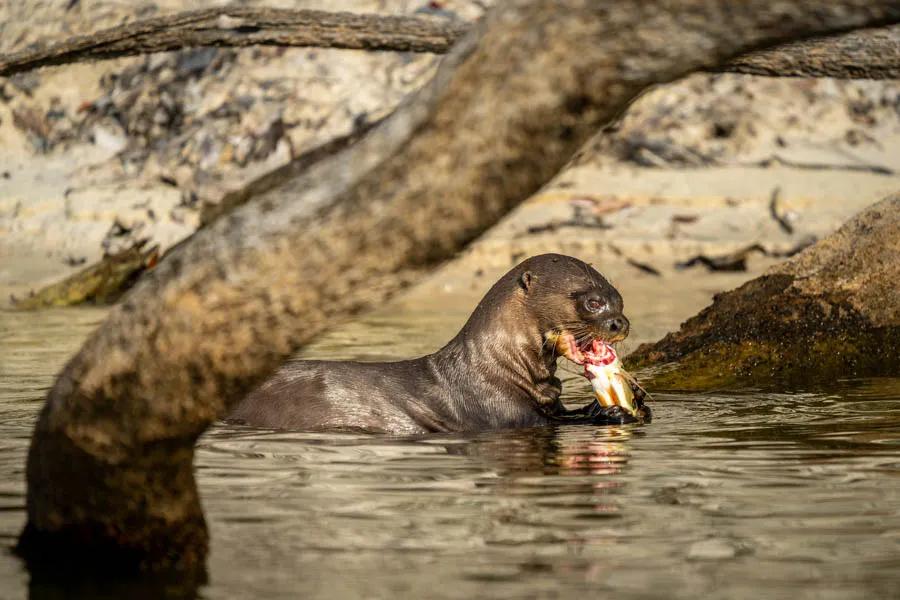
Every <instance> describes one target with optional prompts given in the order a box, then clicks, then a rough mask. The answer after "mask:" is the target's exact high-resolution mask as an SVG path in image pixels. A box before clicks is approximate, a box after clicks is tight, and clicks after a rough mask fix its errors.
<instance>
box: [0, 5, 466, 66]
mask: <svg viewBox="0 0 900 600" xmlns="http://www.w3.org/2000/svg"><path fill="white" fill-rule="evenodd" d="M466 29H468V25H467V24H466V23H462V22H448V21H439V20H436V19H425V18H415V17H398V16H381V15H365V14H353V13H345V12H334V13H332V12H326V11H318V10H288V9H276V8H250V7H222V8H209V9H203V10H193V11H188V12H183V13H176V14H173V15H165V16H162V17H154V18H151V19H143V20H140V21H135V22H133V23H128V24H125V25H120V26H118V27H111V28H109V29H104V30H102V31H98V32H95V33H92V34H89V35H79V36H76V37H72V38H69V39H65V40H60V41H56V42H48V43H46V44H41V45H38V46H37V47H31V48H28V49H27V50H22V51H20V52H15V53H13V54H10V55H8V56H6V57H0V76H6V77H8V76H10V75H14V74H15V73H21V72H23V71H29V70H32V69H36V68H38V67H46V66H51V65H62V64H67V63H73V62H78V61H85V60H97V59H107V58H116V57H120V56H134V55H137V54H149V53H152V52H165V51H167V50H179V49H181V48H190V47H195V46H227V47H241V46H258V45H270V46H313V47H321V48H347V49H355V50H392V51H396V52H437V53H444V52H447V51H448V50H449V49H450V47H451V46H452V45H453V44H454V43H455V42H456V40H458V39H459V38H460V37H461V36H462V35H463V33H465V31H466Z"/></svg>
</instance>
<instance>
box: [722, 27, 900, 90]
mask: <svg viewBox="0 0 900 600" xmlns="http://www.w3.org/2000/svg"><path fill="white" fill-rule="evenodd" d="M721 70H722V71H731V72H734V73H746V74H749V75H767V76H777V77H836V78H838V79H900V27H886V28H883V29H866V30H863V31H853V32H850V33H847V34H844V35H841V36H837V37H833V38H827V39H822V40H810V41H805V42H795V43H792V44H786V45H784V46H779V47H778V48H775V49H773V50H766V51H764V52H755V53H753V54H747V55H745V56H740V57H738V58H736V59H735V60H733V61H731V62H730V63H729V64H728V65H726V66H725V67H723V68H722V69H721Z"/></svg>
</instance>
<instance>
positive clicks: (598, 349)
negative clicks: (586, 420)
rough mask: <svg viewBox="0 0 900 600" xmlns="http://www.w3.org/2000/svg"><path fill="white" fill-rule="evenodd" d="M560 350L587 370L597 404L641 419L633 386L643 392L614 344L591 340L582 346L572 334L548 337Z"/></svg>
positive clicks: (559, 351) (586, 375)
mask: <svg viewBox="0 0 900 600" xmlns="http://www.w3.org/2000/svg"><path fill="white" fill-rule="evenodd" d="M547 338H548V340H549V341H551V342H553V343H554V344H555V346H556V351H557V352H558V353H559V354H561V355H562V356H565V357H566V358H567V359H569V360H570V361H572V362H574V363H575V364H577V365H581V366H583V367H584V376H585V377H586V378H587V379H588V380H589V381H590V382H591V388H592V389H593V391H594V396H595V397H596V398H597V402H598V403H600V405H601V406H603V407H611V406H618V407H620V408H622V409H623V410H624V411H626V412H627V413H628V414H630V415H631V416H633V417H637V416H640V415H639V414H638V413H639V410H640V405H639V402H638V401H636V400H635V394H634V390H633V389H632V385H634V386H635V387H636V388H638V389H640V386H639V385H638V384H637V381H636V380H635V378H634V377H633V376H632V375H631V374H630V373H628V371H626V370H625V369H624V368H623V367H622V361H620V360H619V356H618V354H617V353H616V350H615V348H613V347H612V345H611V344H610V342H606V341H604V340H600V339H589V340H587V341H586V342H582V343H581V344H579V343H578V341H577V340H576V338H575V336H573V335H572V334H571V333H568V332H565V331H564V332H561V333H553V334H550V335H548V336H547Z"/></svg>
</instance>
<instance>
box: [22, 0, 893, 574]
mask: <svg viewBox="0 0 900 600" xmlns="http://www.w3.org/2000/svg"><path fill="white" fill-rule="evenodd" d="M898 21H900V4H898V3H897V2H896V0H780V1H779V2H775V3H771V2H769V1H767V0H744V1H742V2H739V3H736V2H733V1H731V0H679V1H674V0H645V1H643V2H619V1H617V0H606V1H600V0H596V1H593V2H584V1H583V0H508V1H506V2H503V3H501V4H500V5H499V6H498V7H496V8H495V9H493V10H492V11H490V12H489V14H488V15H487V16H486V18H485V19H484V20H482V21H480V22H479V23H478V25H476V28H475V29H474V30H473V31H472V32H470V34H469V35H467V36H466V37H464V38H463V39H462V40H460V42H459V43H458V44H457V45H456V46H455V47H454V50H453V52H451V54H450V55H448V56H447V58H446V59H445V60H444V61H443V62H442V65H441V68H440V69H439V71H438V73H437V74H436V76H435V78H434V79H433V80H432V81H431V82H430V83H429V84H428V85H427V86H426V87H425V88H423V89H422V90H420V91H419V92H417V93H416V94H415V95H414V96H412V97H410V98H408V99H407V100H406V101H405V102H404V104H403V105H402V106H401V107H400V109H398V110H397V111H396V112H395V113H394V114H393V115H391V116H390V117H388V118H387V119H386V120H385V121H384V122H382V123H381V124H379V125H378V126H376V127H375V128H374V129H373V130H372V131H371V132H369V133H368V134H367V135H365V136H364V137H362V139H360V140H359V141H358V142H357V143H355V144H352V145H350V146H349V147H347V148H346V149H345V150H343V151H342V152H340V153H338V154H335V155H332V156H326V157H324V158H323V159H322V160H320V161H317V162H315V163H314V164H311V165H310V166H309V167H308V168H307V169H306V170H304V171H303V172H302V173H300V174H299V175H297V176H296V177H292V178H290V179H288V180H287V181H285V182H283V183H281V184H278V185H276V186H275V187H274V188H273V189H271V190H269V191H268V192H265V193H262V194H260V195H259V196H258V197H256V198H253V199H252V200H251V201H249V202H247V203H246V204H244V205H243V206H241V207H240V208H238V209H236V210H235V211H233V212H231V213H229V214H227V215H224V216H222V217H221V218H219V219H216V220H215V221H213V222H212V223H211V224H210V225H209V226H208V227H207V228H204V229H203V230H201V231H200V232H199V233H197V234H196V235H195V236H194V237H193V238H191V240H190V241H189V242H187V243H185V244H184V245H183V246H181V247H179V248H178V249H177V251H175V252H172V253H171V254H170V255H168V256H167V257H166V258H165V259H164V260H162V261H161V262H160V264H159V265H158V266H157V267H156V269H154V270H153V271H152V272H150V273H149V274H148V275H149V276H148V277H146V278H144V279H143V280H142V281H141V282H140V283H139V284H138V285H137V286H136V287H135V288H134V290H133V291H132V292H131V293H130V294H129V295H128V296H127V297H126V298H125V299H124V300H123V301H122V302H121V303H120V304H119V305H117V306H116V307H114V308H113V309H112V311H111V312H110V314H109V316H108V317H107V319H106V321H105V322H104V323H103V324H102V325H101V326H100V328H99V329H98V330H97V331H96V332H95V333H94V334H93V335H92V336H91V337H90V338H89V339H88V340H87V341H86V342H85V344H84V346H83V347H82V348H81V350H80V351H79V353H78V354H77V356H75V358H73V359H72V360H71V361H70V362H69V363H68V365H67V366H66V367H65V369H64V370H63V372H62V373H61V374H60V376H59V377H58V379H57V381H56V383H55V384H54V386H53V388H52V389H51V390H50V392H49V394H48V397H47V402H46V403H45V405H44V408H43V410H42V412H41V415H40V417H39V420H38V423H37V425H36V427H35V431H34V435H33V439H32V446H31V450H30V452H29V458H28V466H27V478H28V502H27V511H28V524H27V526H26V529H25V531H24V532H23V534H22V536H21V538H20V544H19V550H20V552H22V553H23V554H24V555H25V556H26V557H28V558H29V559H30V560H31V561H35V562H36V561H44V562H45V563H49V564H51V565H59V564H70V565H71V564H72V563H73V562H76V561H81V562H82V563H84V564H85V566H86V567H93V568H97V567H98V566H99V567H100V568H102V569H107V568H108V565H109V564H110V561H114V563H115V564H133V565H135V566H137V567H138V568H144V569H146V568H158V567H172V566H177V567H181V568H197V567H201V566H202V564H203V561H204V556H205V551H206V540H207V532H206V528H205V524H204V520H203V513H202V510H201V508H200V502H199V497H198V494H197V490H196V486H195V484H194V479H193V471H192V459H193V444H194V442H195V440H196V439H197V437H198V436H199V435H200V434H201V433H202V432H203V431H204V430H205V429H206V428H207V427H208V426H209V425H210V424H211V423H212V422H213V421H214V420H215V419H217V418H220V417H222V416H224V415H225V414H227V411H228V409H229V407H230V406H232V405H233V404H234V403H235V402H237V401H238V400H240V399H241V398H242V397H243V396H244V395H245V394H246V393H248V392H249V391H250V390H251V389H252V388H253V387H255V386H256V385H258V384H259V382H260V381H262V380H263V379H264V378H265V377H266V376H268V375H269V374H270V373H271V372H272V371H273V370H274V369H275V368H277V366H278V365H279V364H280V363H281V362H282V361H283V360H284V359H285V358H286V357H287V356H289V355H290V354H291V353H292V352H294V351H296V350H297V349H298V348H299V347H301V346H302V345H303V344H305V343H307V342H309V341H310V340H312V339H313V338H314V337H315V336H316V335H317V334H318V333H319V332H321V331H323V330H325V329H327V328H329V327H332V326H333V325H334V323H335V320H336V319H339V318H342V317H345V316H346V315H350V314H354V313H358V312H359V311H362V310H365V309H368V308H371V307H373V306H376V305H380V304H381V303H383V302H384V301H385V299H387V298H388V297H390V295H391V294H392V293H395V292H396V291H398V290H400V289H402V288H403V287H404V286H406V285H408V284H409V283H410V282H411V281H412V280H414V279H415V278H416V277H417V276H418V274H419V273H421V272H423V271H424V270H426V269H430V268H433V267H434V266H435V265H437V264H439V263H440V262H441V261H444V260H446V259H448V258H450V257H452V256H453V255H454V253H455V252H457V251H458V250H459V249H461V248H462V247H464V246H465V245H466V244H467V243H468V242H470V241H471V240H473V239H474V238H475V237H476V236H478V235H480V234H481V233H482V232H484V231H485V230H486V229H487V228H489V227H491V226H492V225H494V224H495V223H496V222H497V221H498V220H499V219H500V218H501V217H502V216H503V215H505V214H506V213H507V212H508V211H509V210H510V209H511V208H513V207H514V206H516V205H517V204H518V203H519V202H520V201H521V200H523V199H524V198H526V197H528V196H529V195H530V194H532V193H534V192H535V191H536V190H538V189H539V188H540V186H541V185H543V184H544V183H546V182H547V181H548V180H549V179H550V178H551V177H552V176H553V175H554V174H555V173H556V172H557V171H558V170H559V169H560V168H561V167H562V166H563V165H564V164H565V163H566V161H567V160H568V159H569V158H570V157H571V155H572V154H573V153H574V152H575V151H576V150H577V149H578V148H579V147H580V146H581V145H582V144H583V143H584V142H585V141H586V139H587V138H588V137H589V136H590V135H592V134H593V133H594V132H595V131H596V130H597V129H598V128H599V127H600V126H602V125H603V124H604V123H606V122H607V121H608V120H609V119H610V118H612V117H614V116H615V115H617V114H618V113H619V112H620V111H621V110H623V108H624V107H625V106H627V104H628V103H629V102H630V101H632V100H633V99H634V98H635V97H636V96H637V95H638V94H640V93H641V92H642V91H643V90H645V89H647V88H648V87H649V86H652V85H655V84H659V83H666V82H669V81H672V80H674V79H677V78H679V77H682V76H684V75H686V74H687V73H689V72H691V71H694V70H697V69H701V68H710V67H713V66H715V65H717V64H721V63H723V62H725V61H726V60H729V59H730V58H732V57H734V56H735V55H737V54H740V53H743V52H747V51H751V50H754V49H759V48H762V47H766V46H771V45H773V44H777V43H782V42H785V41H788V40H791V39H796V38H798V37H803V36H809V35H813V34H826V33H829V32H837V31H845V30H847V29H850V28H853V27H860V26H873V25H883V24H888V23H896V22H898Z"/></svg>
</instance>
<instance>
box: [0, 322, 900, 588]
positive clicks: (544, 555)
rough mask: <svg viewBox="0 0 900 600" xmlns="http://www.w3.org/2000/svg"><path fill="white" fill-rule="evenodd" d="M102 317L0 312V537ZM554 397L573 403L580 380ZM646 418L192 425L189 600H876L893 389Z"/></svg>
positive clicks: (895, 536)
mask: <svg viewBox="0 0 900 600" xmlns="http://www.w3.org/2000/svg"><path fill="white" fill-rule="evenodd" d="M101 316H102V312H100V311H72V310H69V311H58V312H50V313H44V314H42V315H39V316H36V315H22V314H14V315H13V314H8V313H7V314H4V313H0V339H2V343H0V536H2V540H0V543H4V544H6V545H7V546H8V545H11V544H12V543H13V542H14V540H15V536H16V534H17V533H18V531H19V529H20V527H21V526H22V523H23V520H24V484H23V481H22V477H23V465H24V458H25V452H26V448H27V443H28V437H29V434H30V427H31V424H32V423H33V422H34V418H35V416H36V413H37V409H38V407H39V403H40V402H39V401H40V398H41V396H42V395H43V393H44V390H46V388H47V387H48V386H49V385H50V383H51V380H52V375H53V373H55V372H56V371H57V370H58V369H59V368H60V366H61V365H62V362H63V360H64V359H65V358H66V357H67V356H68V355H69V354H71V352H73V351H74V350H75V349H76V348H77V346H78V344H79V343H80V341H81V340H82V339H83V337H84V336H85V335H86V334H87V332H88V331H89V330H90V329H91V328H92V327H93V325H94V324H95V323H96V322H97V321H98V320H99V318H100V317H101ZM464 316H465V315H461V316H460V319H461V318H462V317H464ZM458 321H459V319H457V318H456V316H451V317H448V316H447V315H438V314H427V313H426V314H422V315H413V317H410V315H409V314H406V315H404V316H403V318H402V319H401V318H391V317H385V316H380V317H373V318H372V319H371V320H370V321H363V322H362V323H360V324H357V325H353V326H351V327H348V328H346V329H344V330H342V332H343V333H335V334H333V335H329V336H326V337H325V338H324V339H323V340H322V341H321V343H320V345H319V346H318V347H316V348H313V349H311V350H310V351H309V353H312V354H315V355H317V356H328V357H348V358H349V357H363V358H367V359H377V358H385V357H387V358H390V357H392V356H408V355H415V354H421V353H422V352H427V351H428V350H431V349H433V348H435V347H437V346H438V345H440V343H441V342H443V341H444V340H445V339H447V338H449V336H450V335H452V334H453V333H455V330H456V326H457V325H458ZM404 328H406V329H405V330H404ZM411 330H412V331H415V332H417V333H418V335H405V336H401V335H398V332H402V331H411ZM423 331H425V332H428V335H421V332H423ZM398 340H401V341H398ZM566 392H567V394H568V398H567V401H570V402H580V401H583V400H585V399H586V398H587V397H588V390H587V386H586V385H585V384H584V383H583V382H582V381H577V380H570V381H567V383H566ZM653 408H654V416H655V420H654V422H653V423H652V424H649V425H646V426H633V425H627V426H621V427H571V426H569V427H558V428H542V429H529V430H521V431H503V432H494V433H483V434H477V435H435V436H421V437H415V438H395V437H386V436H384V437H377V436H362V435H350V434H341V435H326V434H305V433H292V432H281V431H265V430H256V429H250V428H245V427H231V426H219V427H216V428H213V430H211V431H210V432H208V433H207V434H206V435H204V436H203V438H202V439H201V441H200V444H199V449H198V453H197V461H196V462H197V473H198V480H199V483H200V487H201V491H202V493H203V499H204V504H205V507H206V510H207V516H208V519H209V524H210V528H211V533H212V536H213V538H212V544H213V545H212V553H211V556H210V561H209V583H208V584H205V585H202V586H201V587H200V590H199V596H200V597H202V598H209V599H219V598H257V597H264V598H296V597H304V598H307V597H312V598H317V597H321V598H343V597H349V598H357V597H366V598H393V597H428V598H434V597H442V598H472V597H477V598H482V597H492V598H495V597H496V598H505V597H581V596H586V597H596V596H597V595H598V594H604V592H606V593H607V594H608V595H610V596H613V595H614V596H615V597H616V598H646V597H663V598H672V597H684V598H688V597H689V598H696V597H703V598H706V597H714V598H715V597H720V598H754V599H757V598H759V597H760V596H763V597H778V598H816V599H818V598H840V599H844V598H890V597H896V596H897V589H898V584H900V379H876V380H856V381H845V382H837V383H834V384H832V385H830V386H828V387H827V388H826V389H821V390H816V389H809V390H794V391H791V392H789V393H787V392H784V391H781V393H775V392H770V391H759V390H757V391H746V392H743V393H729V394H705V395H657V397H656V399H655V403H654V406H653ZM155 585H156V587H148V586H147V585H146V584H145V585H142V586H140V588H139V589H141V590H143V592H144V594H143V596H139V595H138V594H137V589H136V588H135V587H134V586H133V585H130V584H128V583H126V582H119V583H106V584H104V585H103V586H100V587H97V586H95V587H82V588H80V589H73V588H72V587H71V586H69V585H68V584H67V583H66V582H60V581H58V580H51V581H47V580H37V579H33V580H31V583H30V587H29V575H28V574H27V573H26V572H25V571H24V569H23V568H22V565H21V564H20V563H19V562H18V561H17V560H16V559H15V558H14V557H12V556H10V555H6V554H0V598H4V599H6V598H23V597H26V596H27V595H28V594H29V593H30V594H31V596H32V597H33V598H73V597H84V598H94V597H109V598H124V597H129V598H137V597H161V596H163V595H166V594H170V593H171V592H172V591H173V588H172V587H170V586H168V585H167V584H165V583H164V582H163V583H160V582H156V583H155ZM160 586H162V587H160ZM188 587H189V588H190V586H188ZM182 591H184V590H182ZM191 591H192V590H190V589H188V590H187V593H188V594H189V595H190V593H191Z"/></svg>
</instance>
